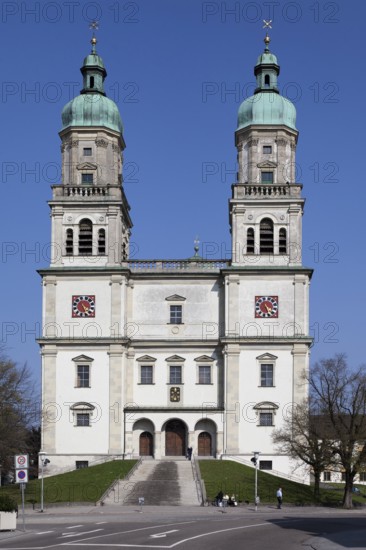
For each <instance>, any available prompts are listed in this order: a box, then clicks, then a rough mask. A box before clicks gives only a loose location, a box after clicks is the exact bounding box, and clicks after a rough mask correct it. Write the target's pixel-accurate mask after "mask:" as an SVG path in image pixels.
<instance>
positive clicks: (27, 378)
mask: <svg viewBox="0 0 366 550" xmlns="http://www.w3.org/2000/svg"><path fill="white" fill-rule="evenodd" d="M36 401H37V400H36V397H35V391H34V385H33V383H32V379H31V374H30V372H29V369H28V367H27V365H24V366H23V367H18V366H17V364H16V363H15V362H14V361H12V360H11V359H9V358H7V357H5V356H3V355H2V356H0V464H1V467H2V471H3V472H4V471H7V470H12V469H13V468H14V455H15V454H19V453H22V452H26V449H27V437H28V435H29V428H30V426H31V425H32V424H35V423H36V421H37V419H36V408H35V407H36Z"/></svg>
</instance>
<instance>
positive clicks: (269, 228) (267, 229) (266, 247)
mask: <svg viewBox="0 0 366 550" xmlns="http://www.w3.org/2000/svg"><path fill="white" fill-rule="evenodd" d="M260 253H261V254H273V221H272V220H270V219H269V218H264V220H262V221H261V224H260Z"/></svg>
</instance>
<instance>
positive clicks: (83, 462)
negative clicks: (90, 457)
mask: <svg viewBox="0 0 366 550" xmlns="http://www.w3.org/2000/svg"><path fill="white" fill-rule="evenodd" d="M75 467H76V469H77V470H81V469H82V468H88V467H89V462H88V461H87V460H76V462H75Z"/></svg>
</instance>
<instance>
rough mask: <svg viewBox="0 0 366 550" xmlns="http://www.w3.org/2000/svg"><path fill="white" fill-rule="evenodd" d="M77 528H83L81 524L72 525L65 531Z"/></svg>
mask: <svg viewBox="0 0 366 550" xmlns="http://www.w3.org/2000/svg"><path fill="white" fill-rule="evenodd" d="M77 527H83V526H82V525H81V524H80V525H72V526H71V527H66V529H76V528H77Z"/></svg>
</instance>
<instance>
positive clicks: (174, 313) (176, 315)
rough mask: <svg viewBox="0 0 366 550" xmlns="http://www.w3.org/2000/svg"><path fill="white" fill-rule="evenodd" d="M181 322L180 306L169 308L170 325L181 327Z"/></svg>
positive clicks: (181, 310) (181, 312)
mask: <svg viewBox="0 0 366 550" xmlns="http://www.w3.org/2000/svg"><path fill="white" fill-rule="evenodd" d="M182 322H183V308H182V306H180V305H172V306H170V324H172V325H181V324H182Z"/></svg>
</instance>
